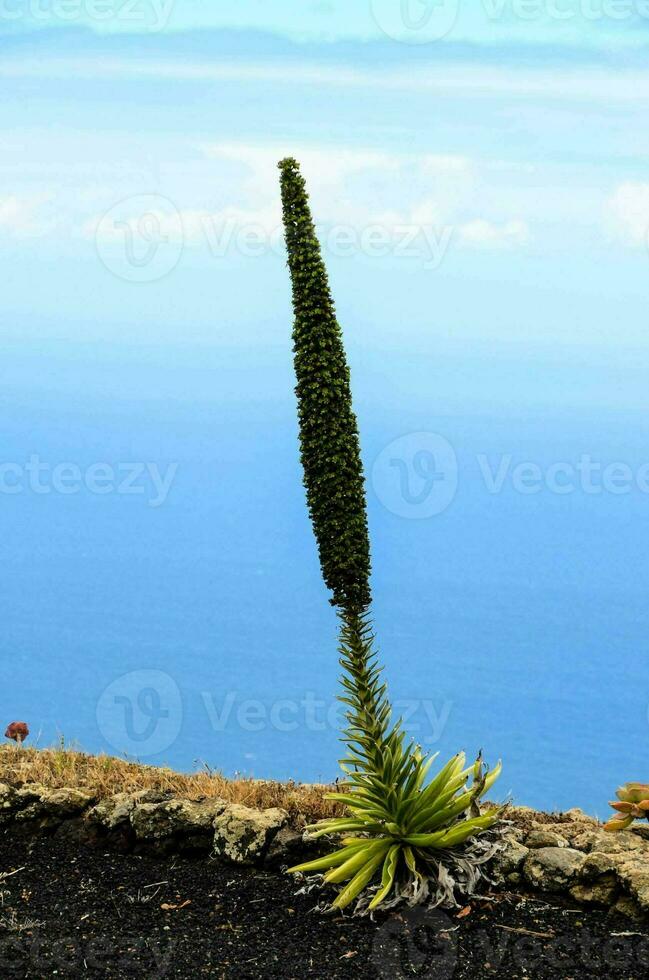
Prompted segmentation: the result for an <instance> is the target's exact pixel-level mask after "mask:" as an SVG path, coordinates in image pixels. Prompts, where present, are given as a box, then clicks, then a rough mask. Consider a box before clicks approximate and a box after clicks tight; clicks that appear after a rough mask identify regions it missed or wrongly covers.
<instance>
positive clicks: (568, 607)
mask: <svg viewBox="0 0 649 980" xmlns="http://www.w3.org/2000/svg"><path fill="white" fill-rule="evenodd" d="M282 330H286V336H285V342H281V336H282ZM270 334H271V342H267V341H266V340H265V339H264V337H263V336H261V335H259V336H258V337H256V338H254V337H252V336H251V335H249V336H248V337H247V338H246V339H245V341H244V340H241V342H235V340H233V339H232V338H231V339H230V340H229V341H226V340H224V339H216V340H214V342H212V343H210V344H206V343H204V344H201V343H200V342H197V343H195V344H194V343H191V342H187V343H186V344H184V345H182V346H181V345H180V344H179V343H176V345H175V346H174V345H171V344H169V343H167V344H165V345H160V346H159V347H157V346H156V345H154V344H147V345H145V344H143V343H140V344H139V345H138V344H136V343H133V344H129V343H128V342H126V341H120V342H117V341H114V342H108V341H106V342H105V343H103V344H102V343H100V342H96V343H93V344H92V345H84V343H83V342H82V341H81V340H79V339H77V340H75V341H72V340H69V339H68V340H61V341H60V342H57V341H54V340H49V341H47V342H43V341H40V342H36V341H32V342H29V343H18V342H16V343H15V344H13V345H12V344H11V343H10V344H8V345H7V350H6V355H5V358H4V361H5V363H4V369H3V375H4V380H3V396H2V401H3V406H2V408H3V419H4V424H3V438H2V460H0V462H1V463H2V469H1V470H0V483H1V484H2V491H1V492H0V507H1V508H2V514H3V522H2V528H3V533H2V556H3V589H2V591H3V617H2V631H1V633H0V643H1V645H2V664H3V678H4V679H3V684H2V688H1V690H0V721H1V720H2V719H5V722H3V724H4V723H8V722H9V721H11V720H13V719H15V718H19V719H21V720H22V719H24V720H26V721H27V722H28V723H29V725H30V728H31V732H32V735H31V738H30V741H31V743H32V744H35V745H39V746H47V745H50V744H52V743H54V742H56V741H58V740H60V739H63V740H64V741H65V744H67V745H70V746H75V747H80V748H82V749H84V750H88V751H91V752H98V751H103V752H108V753H111V754H115V755H122V756H123V755H126V756H128V757H129V758H139V759H141V760H142V761H144V762H147V763H152V764H156V765H163V764H164V765H170V766H173V767H176V768H178V769H181V770H185V771H191V770H194V769H196V768H198V767H201V766H203V765H208V766H209V767H211V768H212V769H218V770H221V771H223V772H224V773H226V774H234V773H244V774H248V775H251V776H255V777H272V778H278V779H295V780H303V781H313V780H330V779H333V778H335V777H336V775H337V772H338V770H337V759H338V757H339V755H340V754H341V746H340V742H339V735H340V732H339V725H340V710H339V707H338V705H337V702H336V694H337V691H338V687H337V679H338V675H339V667H338V663H337V650H336V617H335V613H334V611H333V610H332V608H331V607H330V605H329V604H328V597H327V594H326V592H325V590H324V587H323V585H322V582H321V578H320V573H319V568H318V563H317V554H316V548H315V543H314V540H313V537H312V533H311V528H310V524H309V521H308V517H307V513H306V507H305V502H304V493H303V489H302V485H301V470H300V465H299V457H298V445H297V424H296V417H295V400H294V395H293V377H292V360H291V350H290V336H289V335H290V321H289V320H287V322H286V323H285V324H278V325H276V329H274V330H273V331H271V332H270ZM368 336H369V335H368V334H367V333H365V334H364V335H363V337H362V339H361V338H360V337H357V336H355V335H354V334H353V333H352V334H351V336H350V339H349V345H348V346H349V353H350V361H351V365H352V373H353V383H354V394H355V403H356V409H357V414H358V418H359V426H360V430H361V441H362V447H363V457H364V462H365V468H366V474H367V491H368V507H369V523H370V531H371V540H372V552H373V590H374V608H373V614H374V622H375V629H376V636H377V647H378V650H379V652H380V656H381V658H382V661H383V663H384V664H385V677H386V680H387V681H388V684H389V689H390V692H391V696H392V699H393V701H394V702H395V707H396V710H397V711H398V712H399V713H400V714H401V715H402V717H403V718H404V724H405V725H406V727H407V728H408V730H409V731H410V732H411V733H412V735H413V737H414V738H415V739H416V740H417V741H418V742H419V743H420V744H421V745H422V746H423V747H425V748H426V749H428V750H430V751H439V752H440V753H441V758H444V759H445V758H446V757H447V756H449V755H451V754H453V753H454V752H456V751H457V750H458V749H460V748H463V749H465V750H466V752H467V753H468V754H469V755H471V756H473V755H474V754H475V753H477V752H478V751H479V750H482V751H483V753H484V756H485V758H486V759H487V761H488V762H490V763H492V764H493V763H495V762H496V761H497V760H498V759H499V758H502V759H503V763H504V773H503V776H502V778H501V780H500V783H499V791H500V795H501V796H506V795H510V796H511V797H512V798H513V799H514V800H515V801H516V802H518V803H521V804H529V805H531V806H539V807H544V808H568V807H572V806H580V807H583V808H585V809H586V810H588V811H590V812H592V813H594V814H599V815H603V814H605V812H606V809H607V800H608V799H609V798H610V797H611V794H612V793H613V791H614V790H615V788H616V787H617V785H618V784H619V783H621V782H623V781H626V780H632V779H642V778H646V777H647V752H646V748H647V737H648V734H649V728H648V726H649V720H648V691H649V683H648V682H649V666H648V663H649V657H648V652H649V651H648V647H649V639H648V633H649V630H648V628H649V612H648V607H647V586H646V581H647V574H646V572H647V549H646V533H645V528H646V522H647V507H648V505H649V504H648V499H649V498H648V496H647V490H648V489H649V487H648V486H647V470H646V467H645V469H644V470H643V465H644V464H646V463H647V461H648V460H649V439H648V438H647V436H648V430H649V425H648V424H647V422H646V419H643V418H642V416H641V415H640V413H637V414H634V413H632V412H630V411H627V412H626V413H623V412H617V411H616V410H615V408H614V406H612V405H611V404H610V403H609V404H602V405H601V406H599V407H598V409H597V410H596V411H595V410H594V409H593V402H594V398H593V392H594V391H596V389H597V386H598V385H600V387H601V391H602V392H604V391H605V390H608V383H609V382H608V381H607V378H609V377H610V371H611V365H610V362H609V360H608V358H607V357H605V356H603V355H602V356H601V357H599V358H598V355H597V354H596V353H595V354H593V355H592V357H591V361H590V363H589V364H588V365H585V364H584V365H580V364H579V363H578V361H577V360H576V359H573V361H572V362H571V363H570V364H569V365H568V366H565V365H564V366H563V367H562V365H561V363H559V360H558V359H557V357H556V355H555V354H552V353H551V352H550V351H548V350H544V349H543V348H541V347H538V346H536V347H535V346H534V345H530V346H529V347H527V348H525V350H524V351H523V350H522V348H515V347H511V348H506V347H503V348H502V349H501V350H500V352H499V353H498V356H494V352H493V350H492V351H491V352H490V355H489V357H488V356H487V354H486V350H485V348H484V347H482V348H481V347H480V345H476V344H473V343H471V344H469V343H466V344H464V345H463V344H460V343H459V342H458V341H457V340H455V341H454V340H453V339H452V338H448V337H447V338H446V339H445V340H437V341H432V340H429V342H427V343H426V344H422V346H421V348H420V349H419V350H416V351H412V350H410V349H408V347H407V345H399V344H398V343H397V342H396V341H395V343H394V345H393V347H392V348H390V347H389V346H388V345H386V343H385V342H384V341H381V342H377V344H376V346H373V345H372V343H371V342H370V340H368ZM406 351H408V352H407V353H406ZM489 358H491V359H489ZM626 369H628V371H629V372H630V373H632V372H631V368H630V367H629V365H627V368H626ZM564 370H565V372H566V377H567V376H568V374H569V377H570V379H571V384H572V385H573V386H575V391H576V393H577V394H579V392H581V394H582V395H584V397H583V398H579V397H575V398H574V399H572V400H571V399H569V398H568V399H566V398H564V400H563V403H562V404H559V400H558V399H555V397H554V396H555V394H556V393H558V392H560V391H561V392H562V393H563V394H564V395H565V394H566V391H565V388H564V382H565V378H564V376H563V374H562V371H564ZM540 379H541V380H540ZM586 394H587V395H588V397H585V395H586ZM585 457H586V461H584V458H585ZM611 466H612V467H613V468H612V469H611ZM579 467H581V469H580V470H579ZM607 467H608V469H607Z"/></svg>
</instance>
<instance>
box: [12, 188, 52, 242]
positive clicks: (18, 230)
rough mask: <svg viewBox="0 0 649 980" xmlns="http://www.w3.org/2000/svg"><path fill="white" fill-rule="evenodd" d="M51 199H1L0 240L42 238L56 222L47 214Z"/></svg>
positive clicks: (14, 197)
mask: <svg viewBox="0 0 649 980" xmlns="http://www.w3.org/2000/svg"><path fill="white" fill-rule="evenodd" d="M48 204H49V198H47V197H36V198H31V199H30V198H20V197H16V196H14V195H9V196H6V197H0V238H5V237H11V238H42V237H43V236H45V235H47V234H49V233H50V232H51V231H52V230H53V229H54V226H55V222H54V221H53V220H52V218H51V217H49V216H48V215H47V214H46V210H47V205H48Z"/></svg>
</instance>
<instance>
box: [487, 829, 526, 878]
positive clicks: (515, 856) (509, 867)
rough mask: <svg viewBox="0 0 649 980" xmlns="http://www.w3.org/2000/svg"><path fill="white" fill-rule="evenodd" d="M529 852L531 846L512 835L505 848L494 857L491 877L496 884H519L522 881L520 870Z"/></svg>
mask: <svg viewBox="0 0 649 980" xmlns="http://www.w3.org/2000/svg"><path fill="white" fill-rule="evenodd" d="M528 854H529V848H528V847H525V846H524V845H523V844H521V843H519V841H517V840H515V839H514V838H512V837H510V838H508V839H507V841H506V844H505V849H504V850H502V851H499V852H498V853H497V854H496V855H494V857H493V858H492V861H491V864H490V865H489V867H490V873H491V877H492V879H493V881H494V884H496V885H505V884H509V885H517V884H518V883H519V881H520V877H521V876H520V871H521V868H522V866H523V863H524V861H525V858H526V857H527V855H528Z"/></svg>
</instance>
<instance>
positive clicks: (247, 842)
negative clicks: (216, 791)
mask: <svg viewBox="0 0 649 980" xmlns="http://www.w3.org/2000/svg"><path fill="white" fill-rule="evenodd" d="M287 823H288V813H287V812H286V811H285V810H280V809H277V808H273V809H270V810H252V809H251V808H250V807H247V806H242V805H241V804H239V803H231V804H229V805H228V806H226V807H225V809H224V810H223V812H222V813H221V814H219V816H217V818H216V820H215V821H214V853H215V854H216V855H218V856H219V857H224V858H227V859H228V860H229V861H233V862H235V863H236V864H248V865H254V864H260V863H262V862H263V860H264V859H265V857H266V855H267V854H268V852H269V850H270V847H271V845H272V843H273V841H274V840H275V838H276V837H277V835H278V834H279V832H280V831H281V830H283V828H284V827H286V825H287Z"/></svg>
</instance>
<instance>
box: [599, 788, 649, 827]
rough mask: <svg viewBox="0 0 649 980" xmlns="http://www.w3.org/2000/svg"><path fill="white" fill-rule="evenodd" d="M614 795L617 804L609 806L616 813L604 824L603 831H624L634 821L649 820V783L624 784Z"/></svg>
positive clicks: (613, 803)
mask: <svg viewBox="0 0 649 980" xmlns="http://www.w3.org/2000/svg"><path fill="white" fill-rule="evenodd" d="M615 795H616V796H617V798H618V801H619V802H612V803H611V806H612V807H613V809H614V810H617V813H616V814H615V816H614V817H612V818H611V819H610V820H609V821H608V823H605V824H604V830H608V831H612V832H615V831H617V830H626V828H627V827H630V826H631V824H632V823H633V821H634V820H642V819H645V820H649V783H625V784H624V786H620V788H619V789H618V790H617V792H616V794H615Z"/></svg>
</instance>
